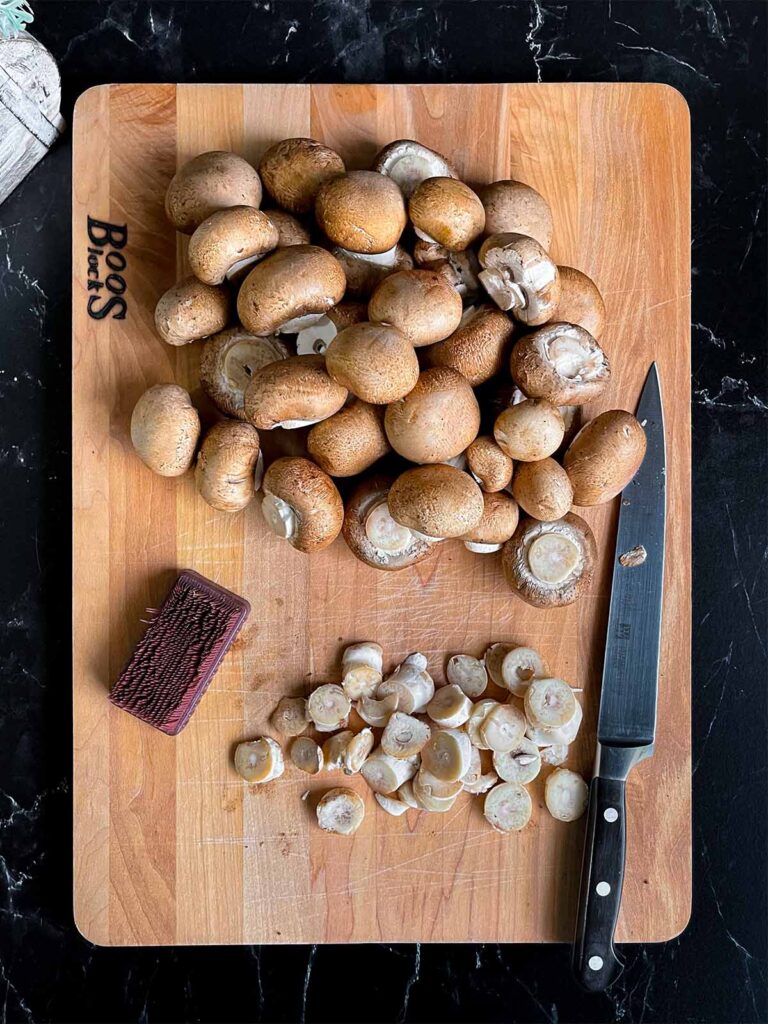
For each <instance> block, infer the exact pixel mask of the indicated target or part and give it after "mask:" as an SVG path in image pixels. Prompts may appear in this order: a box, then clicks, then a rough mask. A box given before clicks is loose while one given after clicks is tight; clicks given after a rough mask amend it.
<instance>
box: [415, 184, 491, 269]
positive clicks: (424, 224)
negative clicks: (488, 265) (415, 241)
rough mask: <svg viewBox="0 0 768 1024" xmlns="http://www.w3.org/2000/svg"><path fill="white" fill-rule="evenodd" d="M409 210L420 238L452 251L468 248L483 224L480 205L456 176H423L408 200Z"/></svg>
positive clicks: (483, 218)
mask: <svg viewBox="0 0 768 1024" xmlns="http://www.w3.org/2000/svg"><path fill="white" fill-rule="evenodd" d="M408 213H409V215H410V218H411V222H412V224H413V230H414V231H415V232H416V234H417V235H418V237H419V238H422V239H423V240H424V241H425V242H437V243H438V244H439V245H442V246H444V247H445V248H446V249H450V250H451V252H457V251H460V250H463V249H468V248H469V246H470V245H471V244H472V243H473V242H474V240H475V239H476V238H477V237H478V236H479V235H480V234H481V233H482V231H483V228H484V227H485V210H484V209H483V204H482V203H481V202H480V200H479V199H478V197H477V195H476V194H475V193H474V192H473V191H472V189H471V188H470V187H469V185H465V184H464V182H463V181H458V180H457V179H456V178H449V177H445V176H438V177H434V178H426V179H425V180H424V181H422V182H421V183H420V184H419V185H418V187H417V188H416V190H415V191H414V193H413V195H412V196H411V197H410V199H409V200H408Z"/></svg>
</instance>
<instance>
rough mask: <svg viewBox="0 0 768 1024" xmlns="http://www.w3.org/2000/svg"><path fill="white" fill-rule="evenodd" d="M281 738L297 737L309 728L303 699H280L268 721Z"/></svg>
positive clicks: (305, 704)
mask: <svg viewBox="0 0 768 1024" xmlns="http://www.w3.org/2000/svg"><path fill="white" fill-rule="evenodd" d="M269 721H270V723H271V725H272V727H273V728H275V729H277V731H278V732H279V733H282V735H283V736H299V735H300V734H301V733H303V732H304V731H305V730H306V729H307V728H308V726H309V721H310V720H309V718H308V717H307V702H306V700H305V699H304V698H303V697H281V698H280V700H279V701H278V704H277V707H276V708H275V710H274V711H273V712H272V714H271V716H270V719H269Z"/></svg>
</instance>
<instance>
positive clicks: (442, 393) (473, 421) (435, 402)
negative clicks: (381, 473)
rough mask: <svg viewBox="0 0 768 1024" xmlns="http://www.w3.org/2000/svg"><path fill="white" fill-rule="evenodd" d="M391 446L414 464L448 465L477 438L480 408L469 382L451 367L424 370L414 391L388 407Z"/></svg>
mask: <svg viewBox="0 0 768 1024" xmlns="http://www.w3.org/2000/svg"><path fill="white" fill-rule="evenodd" d="M384 429H385V430H386V432H387V438H388V440H389V443H390V444H391V445H392V447H393V448H394V449H395V451H396V452H397V453H398V455H402V456H403V458H404V459H409V460H410V461H411V462H418V463H425V462H446V461H447V460H448V459H453V458H455V457H456V456H457V455H461V453H462V452H463V451H465V449H466V448H467V447H468V446H469V445H470V444H471V443H472V441H474V439H475V438H476V437H477V432H478V430H479V429H480V406H479V405H478V404H477V399H476V398H475V393H474V391H473V390H472V388H471V386H470V384H469V382H468V381H467V380H466V379H465V378H464V377H462V375H461V374H460V373H458V372H457V371H456V370H452V369H451V368H450V367H448V366H436V367H433V368H432V369H429V370H424V371H423V372H422V373H421V374H420V376H419V379H418V380H417V381H416V384H415V386H414V388H413V390H412V391H409V392H408V394H407V395H405V396H404V397H403V398H401V399H399V401H396V402H392V404H391V405H388V406H387V411H386V413H385V414H384Z"/></svg>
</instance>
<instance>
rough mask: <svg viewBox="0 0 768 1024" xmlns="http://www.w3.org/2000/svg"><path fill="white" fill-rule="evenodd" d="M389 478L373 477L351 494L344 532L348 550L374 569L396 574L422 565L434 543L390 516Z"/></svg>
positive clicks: (345, 516)
mask: <svg viewBox="0 0 768 1024" xmlns="http://www.w3.org/2000/svg"><path fill="white" fill-rule="evenodd" d="M391 483H392V481H391V479H390V478H389V477H383V476H380V477H379V476H377V477H372V478H371V479H370V480H366V481H364V482H363V483H361V484H360V485H359V486H358V487H357V488H356V489H355V491H354V492H353V493H352V495H351V497H350V499H349V501H348V502H347V507H346V511H345V513H344V525H343V527H342V531H343V534H344V540H345V541H346V542H347V545H348V547H349V549H350V550H351V551H352V553H353V554H354V555H355V557H356V558H359V559H360V561H361V562H365V564H366V565H370V566H371V567H372V568H374V569H384V570H390V571H395V570H398V569H405V568H407V567H408V566H409V565H416V563H417V562H421V561H422V560H423V559H425V558H426V557H427V556H428V555H429V554H430V552H431V551H432V544H430V543H429V542H428V541H427V540H426V539H424V538H422V537H419V536H418V535H417V534H416V533H415V532H414V531H413V530H410V529H408V527H406V526H401V525H400V524H399V523H397V522H396V521H395V520H394V519H393V518H392V516H391V515H390V512H389V508H388V506H387V495H388V493H389V488H390V485H391Z"/></svg>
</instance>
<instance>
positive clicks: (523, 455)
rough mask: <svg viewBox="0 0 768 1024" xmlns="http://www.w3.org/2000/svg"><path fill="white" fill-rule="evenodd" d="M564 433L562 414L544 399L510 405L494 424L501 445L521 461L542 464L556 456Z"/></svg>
mask: <svg viewBox="0 0 768 1024" xmlns="http://www.w3.org/2000/svg"><path fill="white" fill-rule="evenodd" d="M564 434H565V422H564V420H563V416H562V413H561V412H560V410H559V409H558V408H557V406H555V405H553V404H552V403H551V402H548V401H547V400H546V399H545V398H526V399H525V400H524V401H522V402H517V403H516V404H515V405H510V406H507V408H506V409H503V410H502V411H501V412H500V413H499V415H498V416H497V417H496V422H495V423H494V425H493V436H494V439H495V440H496V443H497V444H498V446H499V447H500V448H501V450H502V451H503V452H506V454H507V455H508V456H509V457H510V459H515V460H516V461H519V462H539V461H540V460H541V459H546V458H548V457H549V456H550V455H553V454H554V453H555V452H556V451H557V449H558V448H559V447H560V445H561V443H562V440H563V435H564Z"/></svg>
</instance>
